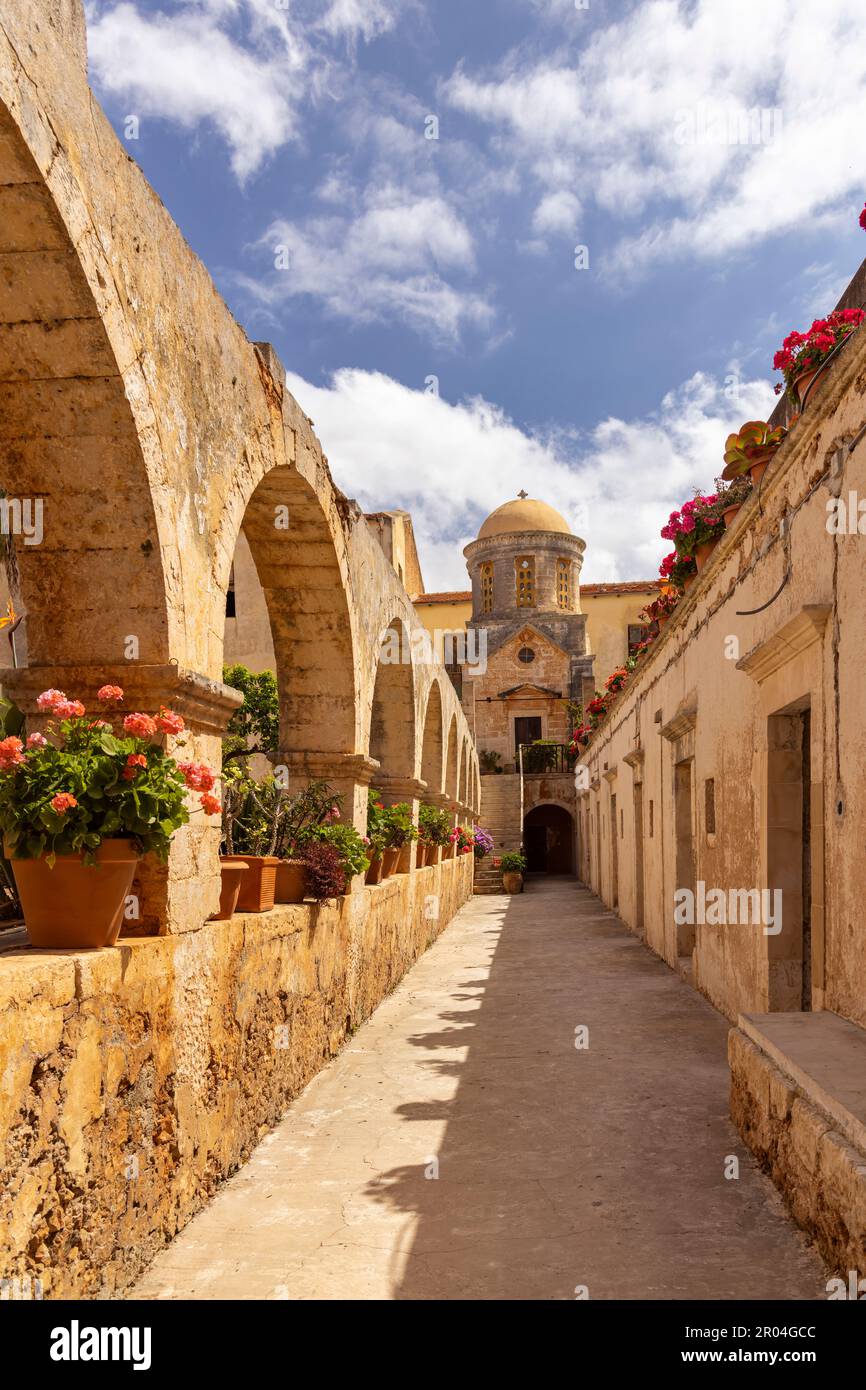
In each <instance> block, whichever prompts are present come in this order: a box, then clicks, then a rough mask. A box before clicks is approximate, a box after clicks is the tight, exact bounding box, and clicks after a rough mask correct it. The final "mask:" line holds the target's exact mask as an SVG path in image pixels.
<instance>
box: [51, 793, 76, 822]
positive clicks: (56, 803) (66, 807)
mask: <svg viewBox="0 0 866 1390" xmlns="http://www.w3.org/2000/svg"><path fill="white" fill-rule="evenodd" d="M51 805H52V806H53V807H54V810H55V811H56V812H57V814H58V816H64V815H65V814H66V812H67V811H71V810H72V809H73V807H74V806H77V805H78V802H77V801H76V799H75V797H74V796H73V795H72V793H71V792H58V793H57V795H56V796H52V798H51Z"/></svg>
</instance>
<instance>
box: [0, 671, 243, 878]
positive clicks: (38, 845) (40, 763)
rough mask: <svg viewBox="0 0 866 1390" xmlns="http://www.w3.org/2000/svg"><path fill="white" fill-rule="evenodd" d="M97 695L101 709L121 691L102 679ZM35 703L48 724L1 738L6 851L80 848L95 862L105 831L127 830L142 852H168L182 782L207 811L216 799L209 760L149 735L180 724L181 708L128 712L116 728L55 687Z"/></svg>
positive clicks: (123, 833)
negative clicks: (184, 758) (192, 758)
mask: <svg viewBox="0 0 866 1390" xmlns="http://www.w3.org/2000/svg"><path fill="white" fill-rule="evenodd" d="M97 698H98V699H99V701H100V703H101V704H102V705H103V707H104V709H105V712H106V713H108V712H111V711H112V707H115V708H116V707H117V706H119V705H120V703H121V701H122V699H123V691H122V690H121V689H120V687H119V686H103V687H102V688H101V689H100V691H99V693H98V696H97ZM36 703H37V706H38V708H39V710H40V711H41V712H42V713H43V714H46V715H48V716H50V717H49V720H48V723H47V726H46V732H45V733H44V734H42V733H31V734H29V735H28V737H27V738H26V740H24V741H22V739H20V738H18V737H9V738H6V739H3V740H2V741H0V831H2V834H3V837H4V840H5V845H6V852H7V854H8V856H9V857H10V858H12V859H39V858H42V857H43V856H44V857H45V858H46V860H47V861H48V862H49V863H50V864H53V863H54V860H55V858H56V857H57V856H58V855H68V854H77V853H82V854H83V855H84V858H85V860H86V861H87V862H93V861H94V859H95V855H96V851H97V850H98V848H99V846H100V845H101V843H102V841H103V840H106V839H114V838H130V839H132V840H133V841H135V843H136V846H137V848H138V849H139V851H140V853H142V854H147V853H154V854H156V855H157V856H158V858H160V859H162V860H165V859H167V857H168V847H169V843H170V841H171V837H172V835H173V834H174V832H175V830H177V828H178V827H179V826H181V825H183V824H185V822H186V821H188V820H189V811H188V810H187V806H186V794H187V791H188V790H189V789H193V790H196V791H199V792H201V793H203V795H202V797H201V804H202V808H203V809H204V811H205V813H206V814H214V813H215V812H216V811H218V810H219V809H220V806H219V802H218V801H217V800H216V798H215V797H213V796H212V795H210V794H209V793H210V792H211V789H212V787H213V785H214V775H213V773H212V772H211V771H210V769H209V768H208V767H206V766H205V765H204V764H201V763H178V762H177V761H176V760H175V758H173V757H172V756H171V755H170V754H169V753H167V752H166V750H165V749H164V748H163V747H162V746H161V745H160V744H159V743H157V742H155V739H156V738H158V737H159V735H160V734H163V733H172V734H177V733H181V732H182V731H183V718H182V717H181V715H179V714H175V713H174V712H173V711H171V710H166V709H162V710H161V711H160V713H159V715H158V716H156V717H155V718H154V717H152V716H150V715H148V714H141V713H136V712H132V713H130V714H127V715H126V716H125V717H124V718H123V721H122V731H118V732H115V731H114V730H113V729H112V726H111V724H110V723H109V722H108V721H107V720H104V719H100V718H94V717H93V716H92V715H90V714H88V713H87V710H86V709H85V707H84V705H83V704H82V703H81V701H80V700H69V699H67V697H66V695H65V694H64V693H63V691H62V690H46V691H44V692H43V694H41V695H40V696H39V698H38V700H37V702H36ZM118 717H119V712H117V713H115V718H118Z"/></svg>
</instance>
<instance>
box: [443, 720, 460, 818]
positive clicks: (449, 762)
mask: <svg viewBox="0 0 866 1390" xmlns="http://www.w3.org/2000/svg"><path fill="white" fill-rule="evenodd" d="M457 738H458V734H457V716H456V714H454V715H452V716H451V723H450V724H449V726H448V751H447V755H446V759H445V791H446V792H447V794H448V796H451V797H453V798H454V799H455V801H456V800H457V799H458V790H459V788H458V785H457Z"/></svg>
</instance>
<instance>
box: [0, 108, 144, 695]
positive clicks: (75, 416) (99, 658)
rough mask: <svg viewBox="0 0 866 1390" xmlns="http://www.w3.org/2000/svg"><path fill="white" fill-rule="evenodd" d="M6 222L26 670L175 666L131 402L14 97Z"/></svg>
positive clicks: (15, 555)
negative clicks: (27, 527)
mask: <svg viewBox="0 0 866 1390" xmlns="http://www.w3.org/2000/svg"><path fill="white" fill-rule="evenodd" d="M0 226H2V228H3V244H2V251H3V258H2V259H3V267H2V275H0V486H2V488H3V489H4V491H5V492H6V494H7V499H8V501H9V502H10V504H13V510H12V511H11V512H10V516H11V519H12V526H13V529H17V522H18V521H19V519H20V520H21V522H22V525H23V523H25V522H26V521H27V518H28V513H29V522H30V528H31V536H30V540H29V541H28V537H27V534H26V531H25V529H20V530H19V531H18V534H17V535H13V536H12V537H11V538H10V539H11V541H12V547H11V549H12V557H11V565H10V569H11V574H10V589H11V592H12V600H13V603H14V605H15V607H16V611H18V612H19V613H21V614H23V621H22V624H21V626H20V627H19V629H18V631H17V633H16V644H15V654H16V659H17V664H18V665H19V666H24V665H28V666H75V667H77V668H79V672H80V668H81V666H82V653H86V654H87V655H86V665H87V666H89V667H94V668H103V669H104V670H106V671H108V670H109V669H110V668H112V667H118V666H122V665H123V663H124V662H125V661H129V660H134V661H136V662H138V663H141V664H143V665H159V664H161V663H165V662H167V661H168V659H169V639H168V621H167V608H166V586H165V576H164V572H163V562H162V548H161V545H160V537H159V535H158V531H157V523H156V516H155V513H154V506H153V501H152V497H151V490H150V483H149V480H148V475H147V469H146V467H145V462H144V457H143V454H142V448H141V444H140V442H139V435H138V430H137V427H136V423H135V420H134V418H133V413H132V408H131V406H130V401H129V400H128V399H127V395H126V393H125V390H124V381H123V377H122V376H121V373H120V369H119V366H118V363H117V361H116V359H115V354H114V351H113V348H112V346H111V343H110V341H109V338H108V334H107V332H106V329H105V325H104V323H103V319H102V315H101V313H100V310H99V308H98V306H97V304H96V301H95V299H94V297H93V294H92V292H91V289H90V284H89V282H88V279H87V277H86V275H85V273H84V270H83V268H82V265H81V261H80V259H79V255H78V252H77V251H76V249H75V247H74V245H73V243H72V240H71V238H70V236H69V233H68V231H67V228H66V224H65V223H64V221H63V218H62V217H61V215H60V212H59V210H58V208H57V206H56V203H55V200H54V197H53V195H52V193H51V190H50V189H49V187H48V186H47V184H46V182H45V180H44V178H43V176H42V174H41V172H40V170H39V168H38V166H37V164H36V163H35V161H34V159H33V157H32V155H31V154H30V151H29V150H28V148H27V146H26V145H25V143H24V140H23V139H22V136H21V134H20V132H19V130H18V127H17V125H16V123H15V121H14V120H13V118H12V116H11V115H10V113H9V111H8V109H7V108H6V107H5V106H4V105H3V104H2V103H0ZM14 504H17V507H18V510H16V509H15V507H14ZM40 518H41V520H40ZM39 532H41V534H39ZM37 536H38V539H36V537H37ZM81 682H82V677H81V676H80V675H79V688H78V689H77V690H76V692H75V693H76V694H77V695H78V694H86V693H87V692H86V691H85V690H83V689H82V688H81Z"/></svg>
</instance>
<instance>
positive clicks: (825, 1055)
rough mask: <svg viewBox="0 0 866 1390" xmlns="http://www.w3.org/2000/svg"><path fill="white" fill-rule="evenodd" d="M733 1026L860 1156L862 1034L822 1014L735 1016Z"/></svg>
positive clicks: (863, 1130)
mask: <svg viewBox="0 0 866 1390" xmlns="http://www.w3.org/2000/svg"><path fill="white" fill-rule="evenodd" d="M739 1027H740V1029H741V1031H742V1032H743V1033H745V1035H746V1037H747V1038H749V1039H750V1040H751V1041H752V1042H753V1043H754V1044H755V1046H756V1047H757V1048H758V1049H759V1050H760V1051H761V1052H764V1053H766V1055H767V1056H768V1057H769V1058H771V1060H772V1061H773V1062H774V1063H775V1065H776V1066H777V1067H778V1068H779V1071H781V1072H782V1073H783V1074H784V1075H785V1076H786V1077H788V1078H790V1080H791V1081H792V1082H793V1083H794V1084H795V1086H796V1087H797V1089H798V1090H799V1091H800V1092H801V1093H802V1095H803V1097H804V1098H805V1099H806V1100H807V1101H808V1102H809V1104H810V1105H812V1106H814V1108H815V1109H816V1110H818V1111H820V1112H821V1113H822V1114H823V1115H825V1116H826V1117H827V1119H828V1120H830V1121H831V1123H832V1124H833V1126H834V1128H836V1129H838V1130H839V1132H840V1133H841V1134H844V1135H845V1138H846V1139H847V1140H848V1141H849V1142H850V1143H851V1144H853V1145H854V1146H855V1147H856V1148H858V1149H861V1150H862V1152H863V1154H864V1155H866V1029H863V1028H858V1027H857V1025H856V1023H849V1022H848V1020H847V1019H845V1018H840V1017H839V1015H838V1014H834V1013H830V1012H829V1011H828V1010H822V1011H821V1012H819V1013H804V1014H788V1013H773V1014H741V1015H740V1018H739ZM864 1164H866V1157H864Z"/></svg>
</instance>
